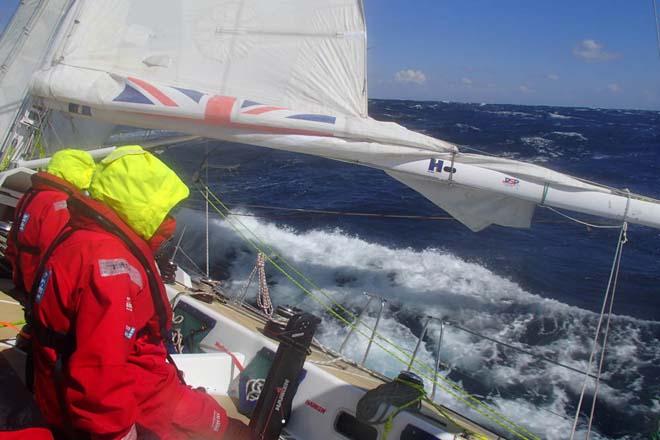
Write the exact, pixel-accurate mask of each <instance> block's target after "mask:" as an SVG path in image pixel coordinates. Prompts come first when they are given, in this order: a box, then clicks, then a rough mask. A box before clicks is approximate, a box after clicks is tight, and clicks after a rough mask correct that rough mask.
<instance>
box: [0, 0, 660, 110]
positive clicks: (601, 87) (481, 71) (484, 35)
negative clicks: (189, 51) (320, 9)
mask: <svg viewBox="0 0 660 440" xmlns="http://www.w3.org/2000/svg"><path fill="white" fill-rule="evenodd" d="M17 4H18V0H0V29H4V27H5V25H6V23H7V21H8V20H9V19H10V17H11V14H12V13H13V11H14V9H15V8H16V5H17ZM652 5H653V2H652V0H365V8H366V14H367V30H368V51H367V57H368V81H369V96H370V97H372V98H396V99H418V100H447V101H459V102H487V103H501V104H529V105H557V106H585V107H605V108H635V109H651V110H660V55H659V53H658V52H659V51H658V43H657V40H656V28H655V25H654V24H655V23H654V21H655V18H654V15H653V7H652ZM659 6H660V4H659ZM658 13H659V14H660V11H658Z"/></svg>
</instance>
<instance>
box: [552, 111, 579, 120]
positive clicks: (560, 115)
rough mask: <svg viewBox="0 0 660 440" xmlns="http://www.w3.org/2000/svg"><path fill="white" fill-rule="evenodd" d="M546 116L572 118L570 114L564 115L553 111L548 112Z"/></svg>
mask: <svg viewBox="0 0 660 440" xmlns="http://www.w3.org/2000/svg"><path fill="white" fill-rule="evenodd" d="M548 116H549V117H551V118H552V119H573V117H572V116H566V115H562V114H559V113H555V112H550V113H548Z"/></svg>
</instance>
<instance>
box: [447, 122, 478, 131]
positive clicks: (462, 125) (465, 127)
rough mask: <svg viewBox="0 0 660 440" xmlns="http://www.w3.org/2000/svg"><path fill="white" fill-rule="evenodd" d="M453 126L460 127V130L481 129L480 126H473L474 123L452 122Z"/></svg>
mask: <svg viewBox="0 0 660 440" xmlns="http://www.w3.org/2000/svg"><path fill="white" fill-rule="evenodd" d="M454 126H455V127H456V128H460V129H461V130H464V131H481V128H479V127H475V126H474V125H469V124H461V123H457V124H454Z"/></svg>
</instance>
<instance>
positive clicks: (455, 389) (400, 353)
mask: <svg viewBox="0 0 660 440" xmlns="http://www.w3.org/2000/svg"><path fill="white" fill-rule="evenodd" d="M194 185H195V186H196V187H197V188H196V189H197V191H198V192H199V193H200V194H201V195H202V197H204V198H205V200H206V201H208V202H209V206H210V207H212V208H213V209H214V210H215V211H216V212H217V213H218V214H219V215H220V216H221V217H222V218H223V219H224V220H225V221H227V223H228V224H229V225H230V226H231V227H232V228H233V229H234V230H235V231H236V233H237V234H238V235H239V236H241V237H242V238H243V239H244V240H245V241H246V242H247V243H249V244H250V245H251V246H252V247H253V248H254V249H255V250H256V251H257V252H261V253H263V254H264V255H265V258H266V259H267V260H268V261H269V262H270V263H271V264H272V265H273V267H275V268H276V269H277V270H278V271H280V272H281V273H282V274H283V275H284V276H285V277H286V278H287V279H288V280H289V281H291V282H292V283H293V284H294V285H295V286H296V287H298V288H299V289H300V290H301V291H302V292H304V293H305V294H307V295H308V296H309V297H310V298H312V299H313V300H314V301H316V302H317V303H318V304H319V305H321V306H322V307H323V308H324V309H325V310H326V312H327V313H328V314H329V315H330V316H332V317H334V318H335V319H337V320H339V321H340V322H343V323H344V324H345V325H347V326H352V327H354V328H355V331H356V332H357V333H358V334H361V335H362V336H364V337H367V338H368V337H369V336H370V335H369V334H368V333H367V331H365V330H363V329H362V328H359V327H358V324H357V323H355V324H354V323H353V322H352V321H351V320H350V319H347V316H348V317H349V318H350V317H353V318H355V316H354V314H353V313H352V312H350V311H349V310H347V309H346V308H345V307H343V306H342V305H341V304H338V303H336V302H335V301H333V300H332V298H331V297H330V295H329V294H328V293H327V292H324V291H323V289H321V288H319V287H318V286H316V285H315V284H314V283H313V282H312V281H311V280H310V279H309V278H307V277H306V276H305V275H303V274H302V273H300V271H298V270H297V269H296V268H295V267H293V266H292V265H290V264H289V263H288V262H287V261H286V260H285V259H283V258H282V257H281V256H276V254H275V252H274V251H273V249H272V248H271V247H270V246H268V245H267V244H266V243H264V242H263V241H262V240H261V239H260V238H259V237H258V236H257V235H256V234H254V233H253V232H252V231H250V229H249V228H247V227H246V226H245V225H244V224H243V223H241V221H240V220H238V219H237V218H235V217H232V216H231V214H230V211H229V208H228V207H227V206H226V205H225V204H224V203H223V202H222V201H221V200H220V199H219V198H218V197H217V196H216V195H215V194H214V193H213V192H212V191H211V190H210V189H209V188H208V187H207V186H206V185H205V184H203V183H201V182H199V181H197V182H195V183H194ZM207 194H208V198H207ZM218 205H219V206H220V207H222V209H220V208H219V207H218ZM234 223H237V224H239V225H240V226H241V227H242V228H243V230H241V229H239V228H238V227H237V226H236V225H235V224H234ZM244 231H245V232H244ZM246 233H249V234H250V235H251V236H252V237H253V238H252V239H251V238H249V237H247V236H246ZM264 249H268V251H266V250H264ZM283 266H286V267H287V268H289V269H290V270H291V272H294V273H295V274H296V275H298V276H299V277H300V278H301V279H302V280H304V281H305V282H306V283H308V285H310V286H311V288H307V287H306V286H304V285H303V284H302V282H301V281H299V280H298V279H296V278H294V277H293V276H292V275H291V274H290V273H289V272H288V271H287V270H286V269H284V267H283ZM312 289H313V290H315V291H317V292H319V293H320V294H321V295H322V296H324V297H325V299H326V300H327V301H328V302H329V303H327V302H325V301H324V300H323V299H321V298H319V296H318V295H316V294H314V293H313V292H312ZM339 311H341V312H342V313H339ZM359 324H361V325H362V326H364V327H366V324H365V323H362V322H360V323H359ZM367 330H369V331H370V330H371V329H368V328H367ZM373 342H374V344H375V345H376V346H378V347H379V348H380V349H382V350H383V351H384V352H385V353H387V354H388V355H390V356H391V357H392V358H393V359H396V360H398V361H399V362H401V363H402V364H404V365H408V363H410V360H411V354H410V353H408V352H407V350H406V349H404V348H402V347H400V346H398V345H396V344H395V343H393V342H392V341H390V340H388V339H386V338H384V337H383V336H381V335H377V337H376V338H375V339H374V341H373ZM412 370H413V371H414V372H416V373H417V374H418V375H420V376H421V377H423V378H424V379H426V380H428V381H429V382H431V383H436V385H437V386H438V387H439V388H440V389H442V390H443V391H444V392H445V393H447V394H448V395H450V396H452V397H453V398H455V399H456V400H458V401H460V402H462V403H463V404H465V405H466V406H468V407H469V408H471V409H472V410H474V411H475V412H477V413H478V414H480V415H481V416H483V417H484V418H486V419H488V420H490V421H491V422H493V423H495V424H496V425H498V426H500V427H501V428H503V429H505V430H506V431H508V432H510V433H511V434H513V435H515V436H516V437H517V438H520V439H523V440H539V439H540V438H539V437H538V436H537V435H535V434H533V433H531V432H530V431H529V430H527V429H526V428H524V427H523V426H520V425H518V424H516V423H515V422H513V421H511V420H509V419H508V418H506V416H504V415H503V414H501V413H499V412H497V411H496V410H494V409H493V408H492V407H491V406H490V405H488V404H486V403H484V402H482V401H481V400H479V399H477V398H476V397H475V396H473V395H471V394H469V393H468V392H466V391H465V390H464V389H463V388H461V387H460V386H459V385H457V384H455V383H454V382H452V381H451V380H449V379H447V378H446V377H443V376H441V375H440V376H438V377H437V378H438V380H440V381H441V382H442V383H439V382H438V381H437V380H436V379H434V373H435V371H434V369H433V368H432V367H431V366H429V365H426V364H424V363H422V362H420V361H418V360H415V362H414V365H413V368H412Z"/></svg>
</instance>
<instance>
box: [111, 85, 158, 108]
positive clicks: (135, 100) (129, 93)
mask: <svg viewBox="0 0 660 440" xmlns="http://www.w3.org/2000/svg"><path fill="white" fill-rule="evenodd" d="M113 101H118V102H130V103H132V104H151V105H153V104H154V103H153V102H151V101H150V100H149V98H147V97H146V96H144V95H143V94H142V93H140V92H138V91H137V89H135V88H133V87H131V86H129V85H128V84H126V85H125V86H124V90H123V91H122V92H121V93H120V94H119V96H117V97H116V98H115V99H113Z"/></svg>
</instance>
